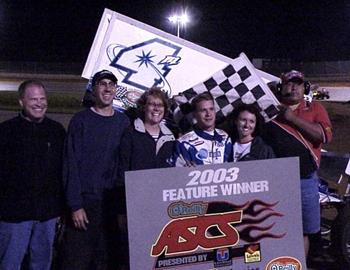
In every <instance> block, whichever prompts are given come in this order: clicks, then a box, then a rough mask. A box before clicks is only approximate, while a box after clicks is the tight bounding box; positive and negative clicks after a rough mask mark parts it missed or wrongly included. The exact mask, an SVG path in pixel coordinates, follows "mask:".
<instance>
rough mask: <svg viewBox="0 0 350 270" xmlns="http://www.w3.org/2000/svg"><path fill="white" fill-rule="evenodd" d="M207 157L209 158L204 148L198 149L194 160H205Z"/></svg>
mask: <svg viewBox="0 0 350 270" xmlns="http://www.w3.org/2000/svg"><path fill="white" fill-rule="evenodd" d="M208 156H209V153H208V150H207V149H205V148H202V149H200V150H199V151H198V153H196V158H197V159H200V160H203V159H206V158H208Z"/></svg>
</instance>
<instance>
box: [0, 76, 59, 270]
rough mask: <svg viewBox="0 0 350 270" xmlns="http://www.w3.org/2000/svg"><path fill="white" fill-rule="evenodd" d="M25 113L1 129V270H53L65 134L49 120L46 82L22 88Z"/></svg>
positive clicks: (20, 95)
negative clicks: (23, 267)
mask: <svg viewBox="0 0 350 270" xmlns="http://www.w3.org/2000/svg"><path fill="white" fill-rule="evenodd" d="M18 92H19V103H20V105H21V107H22V111H21V113H20V114H19V115H18V116H17V117H15V118H13V119H10V120H8V121H5V122H3V123H1V124H0V269H4V270H6V269H11V270H12V269H20V265H21V263H22V260H23V258H24V256H25V254H26V253H28V255H29V261H28V263H29V269H50V265H51V257H52V247H53V240H54V235H55V224H56V220H57V217H58V216H59V215H60V214H61V210H62V205H63V203H62V187H61V182H62V149H63V143H64V137H65V130H64V128H63V127H62V125H61V124H59V123H57V122H55V121H53V120H51V119H49V118H47V117H46V116H45V113H46V110H47V98H46V91H45V87H44V85H43V84H42V83H41V82H40V81H36V80H28V81H25V82H23V83H22V84H21V85H20V86H19V90H18Z"/></svg>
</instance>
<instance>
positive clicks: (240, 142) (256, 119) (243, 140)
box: [232, 104, 275, 162]
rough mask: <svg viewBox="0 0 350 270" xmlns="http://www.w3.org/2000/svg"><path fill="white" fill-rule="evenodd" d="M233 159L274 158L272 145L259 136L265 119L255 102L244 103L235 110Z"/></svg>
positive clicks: (235, 160)
mask: <svg viewBox="0 0 350 270" xmlns="http://www.w3.org/2000/svg"><path fill="white" fill-rule="evenodd" d="M232 115H233V125H234V134H233V138H232V144H233V161H234V162H237V161H246V160H257V159H269V158H274V157H275V155H274V153H273V150H272V148H271V147H270V146H268V145H267V144H265V143H264V141H263V140H262V138H261V137H260V136H259V133H260V128H261V125H262V123H263V119H262V117H261V115H260V113H259V111H258V109H257V107H256V106H255V105H253V104H243V105H241V106H240V107H238V108H237V109H236V110H234V111H233V114H232Z"/></svg>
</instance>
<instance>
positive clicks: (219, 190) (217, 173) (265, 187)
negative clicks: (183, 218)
mask: <svg viewBox="0 0 350 270" xmlns="http://www.w3.org/2000/svg"><path fill="white" fill-rule="evenodd" d="M238 175H239V168H237V167H232V168H229V169H225V168H220V169H217V170H213V169H208V170H204V171H199V170H195V171H191V172H190V173H189V174H188V177H189V179H190V180H189V182H188V183H187V184H186V187H185V188H178V189H166V190H163V201H164V202H166V201H178V200H190V199H200V198H210V197H216V196H231V195H236V194H245V193H256V192H266V191H269V182H268V181H266V180H260V181H249V182H248V181H247V182H235V181H236V180H237V178H238Z"/></svg>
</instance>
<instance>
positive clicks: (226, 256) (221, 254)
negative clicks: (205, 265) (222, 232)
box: [214, 248, 232, 267]
mask: <svg viewBox="0 0 350 270" xmlns="http://www.w3.org/2000/svg"><path fill="white" fill-rule="evenodd" d="M229 265H232V259H230V250H229V249H228V248H220V249H218V250H216V256H215V261H214V267H224V266H229Z"/></svg>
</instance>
